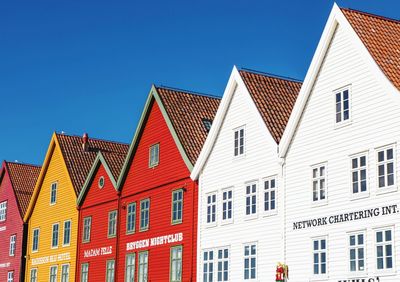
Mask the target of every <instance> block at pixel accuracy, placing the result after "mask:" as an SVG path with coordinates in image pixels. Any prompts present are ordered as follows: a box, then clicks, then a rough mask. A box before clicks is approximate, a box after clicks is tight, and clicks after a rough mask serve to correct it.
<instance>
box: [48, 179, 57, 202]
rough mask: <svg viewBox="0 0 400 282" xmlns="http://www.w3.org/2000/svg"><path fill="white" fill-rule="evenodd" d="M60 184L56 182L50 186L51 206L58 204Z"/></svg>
mask: <svg viewBox="0 0 400 282" xmlns="http://www.w3.org/2000/svg"><path fill="white" fill-rule="evenodd" d="M53 186H54V187H55V196H54V201H53ZM57 193H58V182H57V181H55V182H53V183H51V184H50V206H54V205H55V204H57Z"/></svg>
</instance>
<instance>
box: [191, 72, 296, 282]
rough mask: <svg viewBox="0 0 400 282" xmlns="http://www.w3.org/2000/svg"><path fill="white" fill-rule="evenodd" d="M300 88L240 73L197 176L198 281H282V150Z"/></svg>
mask: <svg viewBox="0 0 400 282" xmlns="http://www.w3.org/2000/svg"><path fill="white" fill-rule="evenodd" d="M300 87H301V83H300V82H297V81H293V80H289V79H283V78H279V77H275V76H272V75H267V74H263V73H260V72H256V71H250V70H237V69H236V67H234V69H233V71H232V74H231V77H230V79H229V82H228V85H227V87H226V90H225V93H224V96H223V98H222V101H221V105H220V107H219V109H218V112H217V115H216V118H215V121H214V123H213V126H212V128H211V131H210V134H209V136H208V137H207V140H206V143H205V145H204V147H203V150H202V152H201V154H200V156H199V159H198V162H197V163H196V165H195V168H194V170H193V172H192V175H191V176H192V179H199V191H200V192H199V216H198V223H199V229H198V237H199V239H198V257H197V259H198V267H197V279H198V281H204V282H210V281H274V280H275V268H276V265H277V263H278V262H280V261H282V260H283V255H284V254H283V239H284V238H283V211H284V206H283V205H282V203H283V199H282V197H283V192H282V190H281V189H282V188H283V185H282V184H281V183H282V171H281V162H280V160H279V158H278V150H277V149H278V143H279V141H280V138H281V136H282V133H283V131H284V129H285V126H286V122H287V120H288V118H289V115H290V112H291V109H292V107H293V105H294V103H295V100H296V97H297V94H298V92H299V90H300ZM281 185H282V186H281Z"/></svg>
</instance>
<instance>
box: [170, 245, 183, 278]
mask: <svg viewBox="0 0 400 282" xmlns="http://www.w3.org/2000/svg"><path fill="white" fill-rule="evenodd" d="M175 250H177V252H178V257H174V251H175ZM179 253H180V255H179ZM169 260H170V262H169V265H170V266H169V269H170V270H169V273H170V274H169V276H170V277H169V281H170V282H182V270H183V246H182V245H177V246H173V247H171V248H170V259H169ZM175 263H178V265H179V270H180V272H178V273H175V275H174V273H173V267H172V266H173V265H174V264H175ZM175 269H178V268H175ZM175 276H177V279H173V277H175Z"/></svg>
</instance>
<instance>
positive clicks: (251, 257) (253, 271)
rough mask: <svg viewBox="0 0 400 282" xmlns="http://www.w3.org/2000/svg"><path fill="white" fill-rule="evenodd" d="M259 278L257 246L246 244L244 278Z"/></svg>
mask: <svg viewBox="0 0 400 282" xmlns="http://www.w3.org/2000/svg"><path fill="white" fill-rule="evenodd" d="M256 278H257V246H256V244H248V245H245V246H244V280H253V279H256Z"/></svg>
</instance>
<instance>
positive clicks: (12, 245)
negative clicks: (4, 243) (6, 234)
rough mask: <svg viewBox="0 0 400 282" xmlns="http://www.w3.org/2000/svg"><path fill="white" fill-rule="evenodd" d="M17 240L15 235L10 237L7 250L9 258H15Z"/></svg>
mask: <svg viewBox="0 0 400 282" xmlns="http://www.w3.org/2000/svg"><path fill="white" fill-rule="evenodd" d="M16 240H17V235H11V236H10V249H9V252H8V254H9V256H12V257H13V256H15V241H16Z"/></svg>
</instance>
